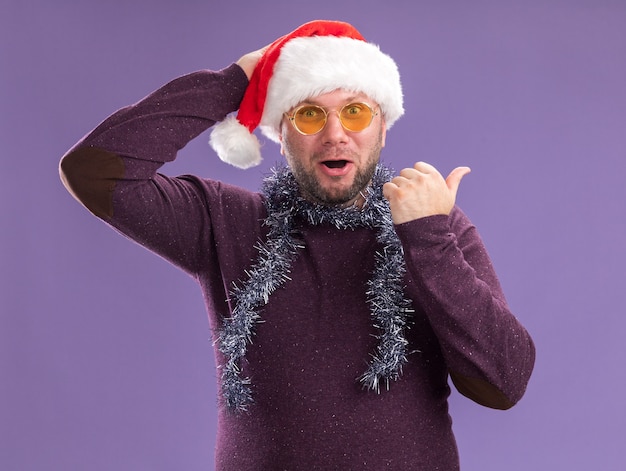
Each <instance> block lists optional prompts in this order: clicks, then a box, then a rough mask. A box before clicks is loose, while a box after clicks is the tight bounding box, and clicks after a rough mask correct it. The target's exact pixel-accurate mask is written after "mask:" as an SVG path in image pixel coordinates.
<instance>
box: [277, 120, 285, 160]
mask: <svg viewBox="0 0 626 471" xmlns="http://www.w3.org/2000/svg"><path fill="white" fill-rule="evenodd" d="M278 143H279V144H280V154H281V155H285V143H284V142H283V123H282V122H281V123H280V128H279V129H278Z"/></svg>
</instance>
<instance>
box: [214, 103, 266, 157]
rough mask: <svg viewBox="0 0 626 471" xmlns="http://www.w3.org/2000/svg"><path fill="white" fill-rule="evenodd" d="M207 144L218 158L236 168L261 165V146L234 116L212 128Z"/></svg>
mask: <svg viewBox="0 0 626 471" xmlns="http://www.w3.org/2000/svg"><path fill="white" fill-rule="evenodd" d="M209 143H210V144H211V147H212V148H213V150H215V152H217V155H218V156H219V158H220V159H221V160H222V161H224V162H226V163H227V164H230V165H234V166H235V167H238V168H243V169H246V168H250V167H254V166H256V165H259V164H260V163H261V160H263V159H262V157H261V144H260V143H259V140H258V139H257V137H256V136H255V135H254V134H252V133H251V132H250V131H248V128H246V127H245V126H244V125H243V124H241V123H240V122H239V121H238V120H237V118H236V117H235V116H232V115H231V116H228V117H227V118H226V119H225V120H224V121H222V122H220V123H217V124H216V125H215V126H213V131H211V137H210V139H209Z"/></svg>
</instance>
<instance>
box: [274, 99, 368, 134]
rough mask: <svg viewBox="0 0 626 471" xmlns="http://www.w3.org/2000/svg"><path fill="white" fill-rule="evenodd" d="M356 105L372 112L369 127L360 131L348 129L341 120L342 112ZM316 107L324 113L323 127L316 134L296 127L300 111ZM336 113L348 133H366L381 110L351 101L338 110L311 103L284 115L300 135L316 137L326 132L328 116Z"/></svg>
mask: <svg viewBox="0 0 626 471" xmlns="http://www.w3.org/2000/svg"><path fill="white" fill-rule="evenodd" d="M354 105H363V106H365V107H367V109H369V110H370V113H371V115H372V116H371V118H370V122H369V123H367V125H366V126H365V127H364V128H363V129H361V130H360V131H353V130H352V129H348V128H347V127H346V126H345V125H344V124H343V121H342V120H341V112H342V111H343V110H344V109H345V108H346V107H349V106H354ZM309 106H310V107H314V108H319V109H320V110H322V111H323V112H324V123H323V124H322V127H321V128H319V129H318V130H317V131H315V132H311V133H308V132H304V131H302V130H300V128H298V126H297V125H296V114H298V111H300V110H301V109H302V108H306V107H309ZM332 112H335V113H337V118H339V122H340V123H341V127H342V128H344V129H345V130H346V131H348V132H363V131H365V130H366V129H367V128H369V127H370V125H371V124H372V122H373V121H374V118H375V117H376V116H378V113H379V110H378V106H375V107H373V106H372V105H370V104H368V103H365V102H363V101H351V102H350V103H346V104H345V105H343V106H342V107H341V108H339V109H338V110H337V109H332V110H327V109H326V108H324V107H323V106H320V105H315V104H311V103H307V104H304V105H300V106H298V107H297V108H295V109H294V110H293V111H292V112H291V115H290V114H288V113H287V112H285V113H283V114H284V115H285V117H286V118H287V119H288V120H289V122H290V123H291V125H292V126H293V128H294V129H295V130H296V131H298V132H299V133H300V134H302V135H303V136H314V135H315V134H319V133H320V132H322V131H323V130H324V128H325V127H326V124H328V115H329V113H332Z"/></svg>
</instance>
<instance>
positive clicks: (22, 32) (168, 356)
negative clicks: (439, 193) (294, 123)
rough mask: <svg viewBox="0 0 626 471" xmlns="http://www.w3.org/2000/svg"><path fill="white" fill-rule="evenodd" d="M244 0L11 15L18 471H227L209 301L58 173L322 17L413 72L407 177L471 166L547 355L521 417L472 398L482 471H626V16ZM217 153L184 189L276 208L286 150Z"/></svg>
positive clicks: (204, 149)
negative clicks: (269, 187)
mask: <svg viewBox="0 0 626 471" xmlns="http://www.w3.org/2000/svg"><path fill="white" fill-rule="evenodd" d="M240 3H241V2H211V1H199V0H198V1H180V2H169V1H164V0H162V1H156V0H155V1H148V0H139V1H133V0H125V1H121V0H115V1H109V2H85V1H83V2H81V1H78V0H75V1H69V0H57V1H54V2H52V1H46V0H2V2H1V9H0V11H1V13H0V16H1V19H0V51H1V57H0V60H1V63H0V68H1V71H0V73H1V78H0V80H1V90H0V100H1V101H0V110H1V112H0V119H1V123H0V124H1V126H0V141H1V142H2V147H3V151H2V154H1V158H2V172H1V176H0V179H1V185H0V215H1V217H2V225H1V232H0V236H1V244H0V274H1V280H0V311H1V317H0V375H1V376H0V378H1V379H0V469H3V470H21V471H24V470H37V471H39V470H65V471H67V470H85V469H89V470H94V471H96V470H112V469H115V470H133V471H136V470H144V469H145V470H157V469H163V470H169V469H185V470H189V471H192V470H206V469H212V460H213V446H214V430H215V429H214V424H215V385H214V382H215V371H214V369H213V357H212V351H211V346H210V343H209V341H208V338H209V332H208V325H207V321H206V315H205V313H204V309H203V305H202V300H201V296H200V293H199V291H198V290H197V289H196V286H195V285H194V283H193V282H192V280H191V279H189V278H187V277H186V276H185V275H183V274H182V273H179V272H178V271H177V270H176V269H174V268H172V267H170V266H169V265H167V264H166V263H165V262H163V261H162V260H161V259H159V258H157V257H155V256H153V255H151V254H149V253H148V252H147V251H145V250H143V249H140V248H138V247H137V246H135V245H134V244H131V243H128V242H127V241H126V240H124V239H123V238H122V237H120V236H119V235H117V234H116V233H114V232H113V231H111V230H109V229H107V228H106V227H105V226H104V225H103V224H102V223H101V222H100V221H98V220H96V219H95V218H94V217H92V216H90V215H89V214H88V213H87V212H85V211H84V210H83V209H82V208H81V207H80V206H79V205H78V204H76V203H75V202H74V201H73V200H72V199H71V198H70V196H69V195H68V194H67V193H66V192H65V190H64V189H63V188H62V186H61V184H60V182H59V179H58V177H57V165H58V159H59V157H60V156H61V155H62V154H63V153H64V152H65V150H66V149H68V148H69V147H70V146H71V145H72V144H73V143H74V142H75V141H76V140H78V139H79V138H80V137H81V135H82V134H84V133H86V132H88V131H89V130H90V129H91V128H93V127H94V126H95V125H96V124H97V123H98V122H99V121H100V120H101V119H103V118H104V117H105V116H106V115H108V114H109V113H111V112H113V111H114V110H115V109H117V108H119V107H121V106H124V105H126V104H128V103H131V102H133V101H136V100H137V99H139V98H141V97H142V96H144V95H145V94H147V93H148V92H150V91H151V90H152V89H154V88H156V87H157V86H159V85H161V84H162V83H164V82H166V81H167V80H169V79H170V78H173V77H175V76H177V75H180V74H183V73H186V72H190V71H193V70H196V69H200V68H204V67H207V68H214V69H215V68H221V67H223V66H226V65H228V64H229V63H230V62H231V61H232V60H235V59H236V58H238V57H239V56H240V55H241V54H243V53H245V52H247V51H249V50H252V49H255V48H257V47H260V46H261V45H264V44H266V43H268V42H270V41H271V40H273V39H274V38H275V37H277V36H278V35H281V34H284V33H285V32H287V31H289V30H291V29H292V28H293V27H295V26H297V25H298V24H300V23H302V22H304V21H308V20H310V19H313V18H317V17H325V18H336V19H343V20H347V21H350V22H352V23H353V24H355V25H356V26H357V27H358V28H359V29H360V30H361V31H362V32H363V34H364V35H365V36H366V37H367V38H368V39H369V40H371V41H374V42H378V43H379V44H381V46H382V49H383V50H384V51H386V52H388V53H389V54H391V55H392V56H393V57H394V58H395V59H396V61H397V62H398V64H399V66H400V69H401V73H402V77H403V83H404V87H405V95H406V108H407V114H406V116H405V117H404V118H403V119H402V120H401V121H400V122H398V124H396V126H395V127H394V129H392V130H391V132H390V134H389V136H388V146H387V148H386V149H385V156H386V160H387V161H388V162H390V163H392V164H393V165H394V166H395V167H396V168H399V167H403V166H408V165H411V164H412V163H413V161H415V160H418V159H420V160H427V161H429V162H432V163H433V164H435V165H436V166H438V167H439V168H440V169H441V171H442V172H448V171H449V170H451V169H452V168H453V167H454V166H457V165H466V164H467V165H470V166H471V167H472V169H473V173H472V174H471V175H470V176H468V177H467V178H466V179H465V180H464V181H463V183H462V186H461V189H460V192H459V200H458V202H459V203H460V204H461V206H462V207H463V208H464V209H465V211H466V212H467V213H468V214H469V215H470V217H471V218H472V219H473V221H474V222H475V223H476V225H477V226H478V227H479V229H480V231H481V233H482V235H483V237H484V239H485V241H486V243H487V246H488V248H489V250H490V253H491V255H492V258H493V260H494V263H495V265H496V268H497V270H498V272H499V275H500V278H501V281H502V284H503V285H504V288H505V291H506V293H507V295H508V298H509V301H510V304H511V305H512V307H513V309H514V311H515V312H516V314H517V315H518V317H519V318H520V319H521V320H522V322H523V323H524V324H525V325H526V326H527V327H528V328H529V330H530V331H531V333H532V334H533V336H534V338H535V340H536V343H537V347H538V359H537V365H536V370H535V373H534V376H533V378H532V380H531V383H530V386H529V390H528V393H527V395H526V397H525V398H524V399H523V400H522V402H521V403H520V404H519V405H518V406H517V407H516V408H514V409H513V410H511V411H509V412H497V411H491V410H488V409H485V408H482V407H480V406H478V405H475V404H474V403H471V402H470V401H468V400H466V399H464V398H462V397H460V396H459V395H458V394H457V393H454V394H453V397H452V399H451V409H452V414H453V418H454V424H455V430H456V434H457V437H458V442H459V447H460V451H461V459H462V465H463V469H465V470H481V471H487V470H508V471H514V470H529V469H535V470H551V469H569V470H585V471H586V470H589V469H601V470H603V471H609V470H622V469H624V466H625V465H624V463H623V461H624V458H623V448H624V443H626V441H625V440H624V438H625V432H624V428H625V426H626V407H625V405H624V404H625V401H624V394H625V392H626V373H625V368H624V360H625V358H626V346H625V342H624V331H625V330H626V320H625V316H624V314H625V309H624V290H625V289H624V275H623V273H624V266H625V265H626V249H625V247H624V240H625V236H626V225H625V223H624V215H625V211H624V207H625V204H624V201H625V197H626V185H625V184H624V182H625V181H626V170H625V168H626V164H625V159H626V2H623V1H621V0H615V1H608V0H588V1H582V0H580V1H577V0H570V1H565V0H563V1H525V2H522V1H517V2H514V1H496V0H493V1H471V2H468V1H461V0H459V1H434V0H433V1H420V0H418V1H408V0H407V1H393V0H389V1H388V2H384V5H383V2H380V1H363V0H361V1H346V2H337V1H335V0H333V1H329V0H317V1H316V2H312V3H311V2H302V1H299V0H268V1H265V2H250V3H251V4H252V3H254V6H245V7H244V6H241V5H240ZM212 4H216V5H218V4H219V6H215V7H212V6H211V5H212ZM311 5H315V9H312V8H311ZM206 141H207V135H206V134H204V135H203V136H201V137H200V138H199V139H197V140H196V141H194V142H193V143H192V144H190V145H189V146H188V147H187V148H186V149H185V150H184V151H183V155H184V158H182V159H180V160H179V161H178V162H176V163H175V164H172V165H170V166H169V168H167V171H168V172H170V173H179V172H194V173H199V174H203V175H209V174H210V175H212V176H216V177H218V178H223V179H225V180H228V181H230V182H236V183H239V184H241V185H243V186H246V187H249V188H256V187H257V183H258V181H259V179H260V176H261V174H262V172H264V171H266V170H267V168H268V165H270V164H272V163H274V162H275V161H276V160H277V159H278V158H279V155H278V152H277V148H276V147H275V146H274V145H273V144H271V143H268V144H267V145H266V147H265V149H264V153H265V156H266V161H267V165H265V166H264V167H262V168H261V169H255V170H250V171H247V172H242V171H237V170H234V169H231V168H227V167H226V166H225V165H223V164H221V163H219V162H217V161H216V158H214V156H213V154H212V151H211V150H210V149H209V147H208V145H207V144H206Z"/></svg>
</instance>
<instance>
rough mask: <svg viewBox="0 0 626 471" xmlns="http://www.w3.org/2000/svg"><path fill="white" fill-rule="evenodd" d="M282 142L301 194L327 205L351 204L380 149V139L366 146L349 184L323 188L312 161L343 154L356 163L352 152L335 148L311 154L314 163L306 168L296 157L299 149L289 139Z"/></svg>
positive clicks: (371, 172) (364, 184) (371, 173)
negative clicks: (359, 164) (363, 156)
mask: <svg viewBox="0 0 626 471" xmlns="http://www.w3.org/2000/svg"><path fill="white" fill-rule="evenodd" d="M284 144H285V157H286V158H287V163H288V164H289V167H290V168H291V171H292V172H293V175H294V177H295V179H296V181H297V182H298V185H299V186H300V193H301V194H302V196H303V197H304V198H305V199H307V200H309V201H311V202H314V203H318V204H322V205H327V206H347V205H350V204H353V203H354V201H356V200H357V199H358V197H359V194H360V193H361V192H362V191H363V190H364V189H365V188H367V186H368V185H369V184H370V182H371V180H372V177H373V176H374V172H375V171H376V166H377V164H378V161H379V159H380V152H381V149H382V145H381V139H378V140H377V141H376V143H375V145H374V146H372V147H371V148H370V149H369V151H368V153H367V156H366V159H365V161H364V164H363V166H361V167H359V168H357V171H356V173H355V175H354V179H353V181H352V184H351V185H350V186H348V187H343V188H340V187H329V188H325V187H324V186H323V185H322V184H321V183H320V181H319V179H318V178H317V175H316V173H315V170H314V165H316V162H320V161H323V160H326V159H329V158H335V159H336V158H337V157H341V156H342V155H345V157H346V159H349V160H351V161H354V162H359V161H360V159H359V156H358V155H352V153H350V152H348V151H342V150H340V149H338V148H331V149H328V150H327V151H325V152H324V153H322V154H315V155H314V156H313V158H312V159H311V162H314V163H312V164H311V165H312V166H311V167H310V168H309V167H307V166H306V165H305V164H304V162H303V159H301V158H298V157H296V156H298V155H302V154H303V152H302V150H301V149H299V148H298V147H297V146H292V145H291V144H292V143H290V142H289V140H288V139H287V138H286V136H285V142H284Z"/></svg>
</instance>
